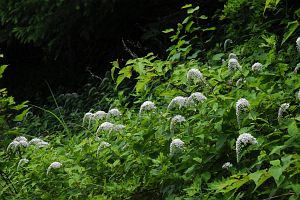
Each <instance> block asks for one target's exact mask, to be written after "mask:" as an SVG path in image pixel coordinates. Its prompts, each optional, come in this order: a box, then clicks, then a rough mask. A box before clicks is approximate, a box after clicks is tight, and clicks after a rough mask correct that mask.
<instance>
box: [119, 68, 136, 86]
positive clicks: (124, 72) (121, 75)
mask: <svg viewBox="0 0 300 200" xmlns="http://www.w3.org/2000/svg"><path fill="white" fill-rule="evenodd" d="M131 69H132V66H127V67H125V68H123V69H121V70H120V72H119V76H118V78H117V82H116V83H117V85H116V87H118V86H119V84H120V83H121V82H122V81H123V80H124V79H125V78H130V77H131V75H132V74H131Z"/></svg>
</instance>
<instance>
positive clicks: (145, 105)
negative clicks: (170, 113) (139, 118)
mask: <svg viewBox="0 0 300 200" xmlns="http://www.w3.org/2000/svg"><path fill="white" fill-rule="evenodd" d="M154 109H156V107H155V104H154V103H153V102H152V101H145V102H144V103H143V104H142V105H141V108H140V112H139V114H141V113H142V112H143V111H145V110H146V111H149V110H154Z"/></svg>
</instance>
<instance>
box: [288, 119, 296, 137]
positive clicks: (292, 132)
mask: <svg viewBox="0 0 300 200" xmlns="http://www.w3.org/2000/svg"><path fill="white" fill-rule="evenodd" d="M288 133H289V135H290V136H295V135H297V134H299V129H298V127H297V124H296V122H295V121H293V122H292V123H290V124H289V125H288Z"/></svg>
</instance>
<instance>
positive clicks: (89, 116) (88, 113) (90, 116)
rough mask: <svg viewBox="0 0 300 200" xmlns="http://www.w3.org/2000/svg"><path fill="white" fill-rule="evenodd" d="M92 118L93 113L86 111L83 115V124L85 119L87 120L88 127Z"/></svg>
mask: <svg viewBox="0 0 300 200" xmlns="http://www.w3.org/2000/svg"><path fill="white" fill-rule="evenodd" d="M93 119H94V114H93V113H91V112H87V113H85V114H84V117H83V124H85V123H86V121H87V122H88V128H89V127H90V124H91V121H92V120H93Z"/></svg>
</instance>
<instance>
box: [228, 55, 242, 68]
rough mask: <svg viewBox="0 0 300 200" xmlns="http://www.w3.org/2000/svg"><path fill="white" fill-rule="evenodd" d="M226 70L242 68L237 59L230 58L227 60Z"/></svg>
mask: <svg viewBox="0 0 300 200" xmlns="http://www.w3.org/2000/svg"><path fill="white" fill-rule="evenodd" d="M228 70H229V71H235V70H240V71H241V70H242V66H241V65H240V64H239V62H238V60H237V59H235V58H230V59H229V62H228Z"/></svg>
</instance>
